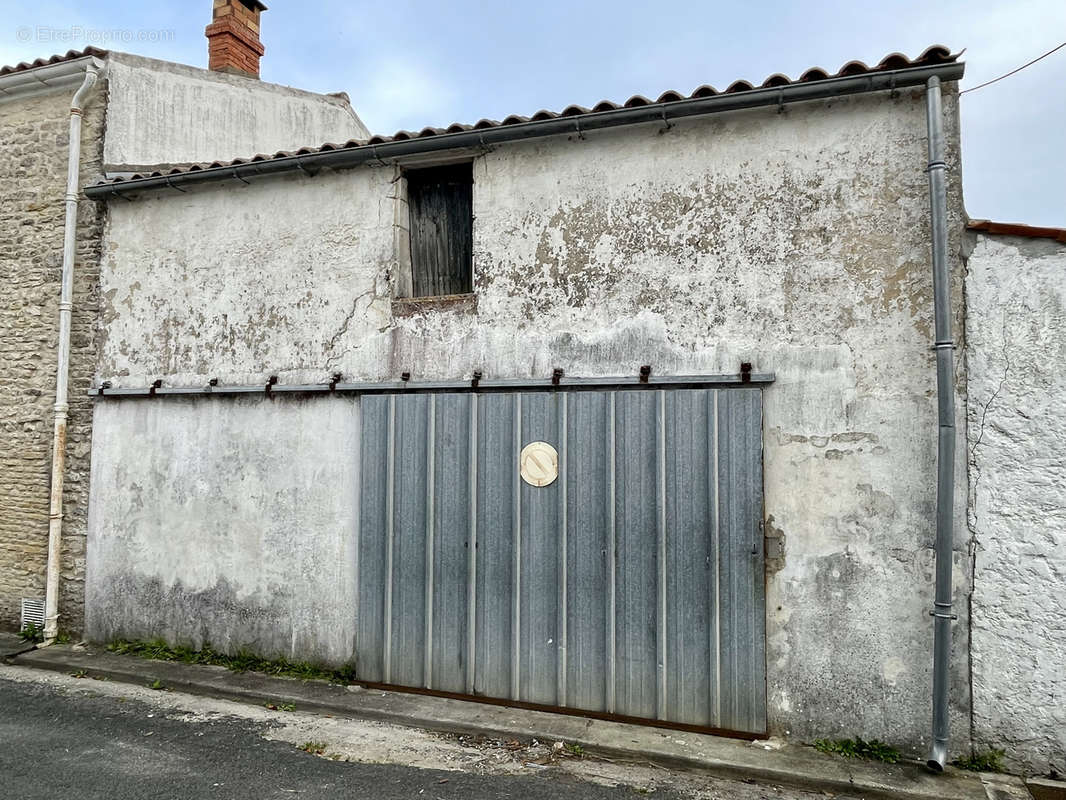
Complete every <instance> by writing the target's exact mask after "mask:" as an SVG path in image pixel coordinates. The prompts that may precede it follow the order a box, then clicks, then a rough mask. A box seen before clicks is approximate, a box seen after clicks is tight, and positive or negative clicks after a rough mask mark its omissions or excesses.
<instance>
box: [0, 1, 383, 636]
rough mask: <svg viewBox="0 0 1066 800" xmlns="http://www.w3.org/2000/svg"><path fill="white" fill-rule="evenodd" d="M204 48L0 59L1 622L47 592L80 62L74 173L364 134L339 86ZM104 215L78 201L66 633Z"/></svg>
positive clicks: (77, 605)
mask: <svg viewBox="0 0 1066 800" xmlns="http://www.w3.org/2000/svg"><path fill="white" fill-rule="evenodd" d="M227 9H229V10H228V11H227ZM233 9H243V10H244V11H245V12H247V11H248V9H247V8H246V6H245V5H244V4H243V3H241V2H236V0H235V2H233V3H229V2H219V3H216V4H215V15H216V17H218V19H216V21H215V22H213V23H212V26H211V28H209V30H208V33H209V34H210V35H211V36H212V37H213V38H212V39H211V41H212V42H213V43H216V42H218V41H220V39H221V40H226V39H227V38H228V39H232V35H231V34H230V33H229V31H230V30H232V29H233V24H232V23H229V22H227V18H228V16H229V15H230V14H231V12H232V13H236V12H234V11H233ZM249 13H250V12H249ZM242 19H244V18H243V17H242ZM248 30H250V29H248ZM252 33H254V34H255V38H256V40H257V39H258V34H257V32H252ZM250 36H251V34H248V35H246V36H245V37H244V38H245V39H249V38H250ZM212 46H213V51H212V52H213V53H214V55H213V56H212V66H213V69H212V70H204V69H198V68H194V67H188V66H184V65H180V64H172V63H167V62H163V61H156V60H152V59H148V58H143V57H140V56H134V55H129V54H125V53H117V52H106V51H102V50H98V49H95V48H89V49H87V50H85V51H81V52H74V51H72V52H69V53H67V54H66V55H64V56H55V57H53V58H50V59H47V60H43V59H42V60H38V61H34V62H33V63H23V64H19V65H17V66H12V67H4V68H3V69H0V184H2V188H0V195H2V196H0V280H2V281H3V284H4V287H5V289H4V302H3V304H2V306H0V309H2V310H0V361H2V363H3V364H4V368H5V374H6V376H7V379H6V380H5V381H4V385H3V387H2V388H0V469H2V470H3V474H4V480H3V481H2V482H0V626H2V627H4V628H11V629H13V628H15V627H17V626H18V625H19V624H20V618H21V603H22V600H24V599H28V600H30V601H34V602H36V601H41V600H42V599H43V598H44V594H45V588H44V587H45V571H46V561H47V549H48V538H49V492H50V474H51V461H52V458H51V451H52V434H53V425H52V415H53V405H54V404H55V402H56V394H55V393H56V369H57V348H58V339H59V334H58V325H57V319H58V317H59V303H60V281H61V272H62V260H63V259H62V256H63V246H64V195H65V193H66V191H67V187H66V178H67V169H66V168H67V163H68V146H69V141H68V138H69V137H68V128H69V120H70V116H71V113H70V109H71V98H72V96H73V95H74V94H75V91H76V90H77V89H79V87H80V86H81V85H82V83H83V80H84V78H85V75H86V73H87V71H91V72H95V73H96V74H97V76H98V77H97V81H96V83H95V86H93V87H92V88H91V89H90V90H89V91H88V94H87V95H86V97H85V101H84V102H83V106H84V113H83V122H82V125H81V146H80V152H79V155H78V158H77V159H76V163H77V164H78V166H79V167H80V176H81V179H82V181H83V182H88V183H91V182H95V181H97V180H99V179H101V178H103V177H104V176H115V175H123V174H129V173H131V172H135V171H136V170H138V169H142V168H143V166H144V165H147V164H159V163H164V162H165V163H168V164H185V165H190V164H194V163H199V162H210V161H213V160H215V159H220V158H221V159H231V158H236V157H238V156H250V155H254V154H255V153H258V152H264V151H265V152H274V151H276V150H279V149H283V148H289V147H293V146H296V145H298V144H301V143H303V142H306V141H324V140H327V139H346V138H349V137H351V136H361V135H366V129H365V128H364V127H363V125H362V123H361V122H360V120H359V118H358V117H357V116H356V114H355V113H354V112H353V111H352V108H351V106H350V104H349V102H348V100H347V97H346V96H343V95H337V96H330V95H319V94H313V93H310V92H302V91H298V90H295V89H290V88H288V87H285V86H277V85H273V84H268V83H263V82H261V81H259V80H258V79H257V78H256V77H255V75H252V74H248V73H249V72H250V71H251V64H250V62H249V61H248V60H243V61H241V62H240V63H239V67H240V68H235V67H233V66H232V65H230V64H229V63H228V62H227V61H226V60H225V59H226V57H227V54H228V53H231V52H232V51H233V47H230V46H227V47H222V48H221V50H220V48H219V46H218V45H217V44H213V45H212ZM257 63H258V61H256V64H257ZM103 219H104V210H103V209H102V208H101V207H100V206H98V205H97V204H95V203H88V202H85V201H83V202H82V203H81V204H80V206H79V208H78V211H77V229H76V236H75V241H76V251H75V259H74V263H73V267H74V284H73V297H72V300H73V310H72V325H71V338H70V343H71V360H70V387H71V388H70V410H69V423H68V425H69V427H68V435H67V448H66V454H67V464H66V467H67V468H66V470H65V485H64V490H63V496H64V502H63V513H64V520H63V526H62V531H63V533H62V558H61V570H62V580H61V582H60V585H61V587H62V595H61V598H60V601H61V602H60V613H61V618H60V622H59V624H60V627H61V628H63V629H65V630H67V631H70V632H79V631H80V630H81V629H82V604H83V598H84V588H83V580H84V564H85V530H86V528H85V515H86V507H87V500H88V479H89V463H90V430H91V418H92V404H91V403H90V402H89V400H88V398H87V397H86V393H85V392H86V389H87V388H88V386H89V385H90V383H91V381H92V377H93V375H94V373H95V363H96V346H97V324H96V322H97V318H98V317H97V314H98V310H99V307H100V301H101V296H100V291H99V282H98V281H99V258H100V253H101V249H102V247H103V241H102V238H101V236H102V223H103Z"/></svg>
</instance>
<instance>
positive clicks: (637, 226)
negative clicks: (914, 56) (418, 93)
mask: <svg viewBox="0 0 1066 800" xmlns="http://www.w3.org/2000/svg"><path fill="white" fill-rule="evenodd" d="M954 91H955V90H954V87H949V88H948V91H947V93H946V96H945V108H946V123H947V140H948V143H949V148H948V162H949V165H950V168H951V172H950V176H951V177H950V182H949V209H950V213H951V219H950V225H949V229H950V230H951V231H953V240H952V242H951V252H952V253H953V254H957V253H958V251H959V246H960V241H959V234H958V232H959V231H961V227H962V203H961V189H960V185H959V180H958V168H959V151H958V125H957V116H956V113H957V112H956V95H955V94H954ZM925 146H926V142H925V105H924V97H923V93H922V92H920V91H907V92H901V93H898V94H897V96H895V97H890V96H889V95H888V94H887V93H883V94H878V95H871V96H860V97H851V98H844V99H838V100H833V101H826V102H821V101H819V102H811V103H805V104H799V105H795V106H789V107H788V109H787V110H786V112H785V113H780V114H779V113H777V110H776V109H762V110H755V111H747V112H733V113H728V114H719V115H715V116H713V117H708V118H704V119H692V120H685V121H678V122H676V123H674V124H673V125H672V126H671V127H670V128H669V129H666V130H663V129H662V126H661V125H645V126H636V127H631V128H626V129H616V130H612V131H600V132H594V133H588V134H586V135H585V137H584V138H580V139H579V138H577V137H554V138H552V139H546V140H539V141H529V142H523V143H512V144H507V145H501V146H499V147H497V148H494V149H492V150H489V151H486V152H483V153H478V154H475V155H474V161H475V163H474V170H473V171H474V180H475V186H474V214H475V223H474V273H475V274H474V281H475V284H474V285H475V292H476V294H477V301H476V303H465V304H460V305H455V306H442V305H440V304H435V305H434V304H429V305H427V306H426V307H425V308H423V309H421V310H413V311H412V310H411V309H406V308H405V310H404V313H402V314H399V313H395V310H394V305H393V298H394V297H395V296H396V280H397V276H396V272H397V269H396V268H397V263H398V261H397V252H396V247H395V241H394V239H395V235H394V223H395V220H394V214H395V209H396V204H395V201H394V200H393V199H392V196H393V195H394V193H395V190H394V187H393V185H392V183H391V182H392V180H393V178H394V173H393V170H392V169H391V168H386V167H378V166H364V167H360V168H356V169H353V170H348V171H342V172H329V171H326V172H323V173H322V174H320V175H318V176H316V177H305V176H300V175H294V176H288V177H284V178H278V179H273V180H269V181H260V182H256V183H254V184H252V185H250V186H244V185H235V184H234V185H230V184H226V185H210V186H202V187H197V188H192V189H190V191H189V192H188V193H187V194H182V195H180V196H179V195H176V193H173V192H170V193H167V192H160V193H154V194H151V195H148V196H145V197H142V198H140V199H138V200H137V201H135V202H133V203H125V202H118V203H112V204H111V205H110V222H109V226H110V227H109V241H110V247H109V250H108V253H107V255H106V258H105V267H104V297H105V320H106V322H105V327H104V339H103V342H104V344H103V346H102V350H101V359H100V362H99V368H98V377H99V379H101V380H103V379H107V380H112V381H113V382H114V383H115V385H116V386H144V385H146V384H148V383H150V382H151V381H152V380H154V379H156V378H162V379H163V380H164V381H165V382H166V383H167V384H169V385H181V384H186V385H202V384H205V383H207V381H208V379H209V378H211V377H218V378H219V379H220V381H222V382H224V383H226V382H236V383H264V382H265V381H266V379H267V377H268V376H270V375H278V376H279V378H280V380H281V381H282V382H284V383H305V382H322V381H326V380H327V379H328V375H329V374H330V372H332V371H340V372H342V373H343V374H344V376H345V377H346V378H348V379H354V380H368V381H374V380H382V379H386V378H389V379H392V378H396V377H397V376H399V374H400V373H401V372H410V373H411V375H412V378H413V379H415V380H418V379H462V378H469V377H470V376H471V374H472V373H473V371H474V370H480V371H481V372H482V373H483V375H484V376H485V378H524V377H537V378H545V377H547V376H549V375H550V374H551V370H552V369H553V368H554V367H560V368H563V369H564V370H565V371H566V374H567V375H572V376H612V375H636V373H637V371H638V369H639V367H640V366H641V365H642V364H650V365H652V367H653V370H654V372H655V374H657V375H669V374H692V373H736V372H737V371H738V368H739V364H740V363H741V362H742V361H749V362H752V363H753V364H754V365H755V369H756V370H757V371H767V372H771V371H772V372H775V373H776V376H777V380H776V382H775V383H774V384H773V385H772V386H771V387H769V388H767V389H766V390H765V417H764V426H765V428H764V455H765V459H764V460H765V504H766V509H765V511H766V515H767V516H766V518H767V519H769V518H770V517H772V518H773V527H774V531H775V532H779V533H780V536H779V537H778V538H780V540H781V541H782V542H783V554H782V556H781V558H779V559H774V560H773V565H772V566H773V569H772V570H771V571H770V574H768V576H767V632H768V642H767V654H768V655H767V671H768V697H769V701H768V702H769V708H768V711H769V718H770V725H771V730H772V732H774V733H776V734H780V735H785V736H788V737H790V738H793V739H798V740H807V741H809V740H811V739H813V738H815V737H821V736H855V735H859V736H863V737H865V738H873V737H877V738H880V739H883V740H887V741H890V742H892V743H894V744H897V745H899V746H901V747H903V748H904V749H905V750H907V751H908V752H911V753H914V754H920V753H921V752H922V750H923V749H924V747H925V745H926V743H927V741H928V731H929V727H930V712H929V708H930V699H929V698H930V692H931V687H930V683H931V681H930V667H931V661H932V655H931V653H932V625H931V623H930V620H929V616H928V611H929V608H930V606H931V602H932V586H933V562H934V557H933V539H934V532H935V531H934V520H933V515H934V509H935V502H936V501H935V488H934V487H935V458H936V438H937V434H936V431H937V420H936V403H935V391H936V387H935V376H934V361H933V357H932V353H931V350H930V344H931V341H932V286H931V278H930V270H929V249H930V247H929V234H928V230H929V224H928V200H927V191H928V190H927V185H926V176H925V174H924V171H923V170H924V167H925V161H926V151H925ZM951 268H952V273H953V280H954V285H955V295H954V297H955V313H956V323H957V330H959V331H960V338H961V325H959V324H958V322H959V320H960V319H961V310H962V302H961V298H962V291H961V290H962V271H961V259H959V258H958V257H957V256H956V257H954V258H953V260H952V264H951ZM959 375H960V378H961V377H963V376H964V370H963V368H962V363H961V360H960V366H959ZM271 402H277V401H271ZM324 402H326V403H328V402H330V401H329V400H328V399H327V400H326V401H324ZM958 405H959V417H960V418H964V416H965V383H964V382H962V383H961V384H960V387H959V395H958ZM240 413H241V412H240V410H239V409H238V408H237V407H234V410H233V414H234V415H235V416H239V414H240ZM308 413H313V412H310V411H309V412H308ZM219 424H222V421H221V420H220V423H219ZM226 424H230V423H226ZM123 431H124V427H123V422H122V419H121V417H118V416H116V417H115V418H114V420H113V423H112V427H111V429H110V431H109V435H111V436H114V437H121V436H122V435H123ZM962 436H963V431H962V429H961V428H960V444H959V448H958V449H959V461H958V474H959V475H960V476H961V475H962V474H963V469H964V465H965V447H964V446H963V445H962V443H961V437H962ZM326 446H327V447H328V446H329V445H328V443H327V445H326ZM292 457H293V458H297V459H301V458H305V457H310V456H304V455H302V454H300V453H294V454H293V455H292ZM115 489H116V492H117V494H116V495H115V496H114V497H112V498H110V499H109V501H108V502H114V503H118V504H120V505H121V504H123V503H125V502H126V500H125V499H124V495H123V494H122V492H121V486H118V485H116V486H115ZM965 497H966V485H965V481H962V480H960V481H959V486H958V495H957V498H956V507H957V509H958V520H957V525H956V532H957V540H956V551H955V552H956V566H957V568H958V571H957V575H959V580H958V581H957V584H956V586H957V593H956V596H957V599H958V600H959V603H958V607H959V609H960V616H961V624H959V625H957V626H956V629H955V654H954V660H953V673H952V681H953V682H952V692H953V704H952V715H953V716H952V721H953V730H954V733H955V739H954V743H955V746H956V749H957V751H958V752H966V751H968V748H969V739H968V735H967V734H968V727H969V725H968V723H969V681H968V671H967V659H966V654H967V648H968V640H967V627H966V605H967V604H966V602H965V601H966V599H967V597H968V593H969V585H968V580H967V576H968V575H969V574H970V570H969V566H968V555H967V550H966V541H967V532H966V527H965ZM100 507H101V508H103V507H106V506H105V503H104V500H103V499H101V505H100ZM177 522H178V523H179V524H180V525H182V529H183V530H187V531H189V533H190V536H192V537H193V538H192V540H195V536H196V528H195V524H194V522H193V521H192V520H188V519H182V518H179V519H178V520H177ZM145 535H147V531H146V533H145ZM139 569H140V570H141V571H142V573H143V574H144V575H145V576H146V577H151V575H152V574H153V573H152V569H151V568H150V567H148V566H141V567H139ZM238 590H239V587H238Z"/></svg>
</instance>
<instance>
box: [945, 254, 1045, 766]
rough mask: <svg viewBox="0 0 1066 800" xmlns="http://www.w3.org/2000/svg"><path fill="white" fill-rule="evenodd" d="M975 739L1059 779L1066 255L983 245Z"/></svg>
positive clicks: (975, 303)
mask: <svg viewBox="0 0 1066 800" xmlns="http://www.w3.org/2000/svg"><path fill="white" fill-rule="evenodd" d="M966 303H967V308H968V316H967V353H966V357H967V362H968V364H969V371H970V380H969V386H970V410H969V418H968V425H969V429H970V432H969V440H970V473H969V474H970V517H969V521H970V529H971V531H972V532H973V536H974V544H975V549H976V559H975V565H974V593H973V608H972V623H971V624H972V639H973V691H974V709H973V710H974V739H975V744H976V746H977V747H978V748H979V749H984V748H1002V749H1005V750H1006V751H1007V755H1008V757H1009V758H1010V759H1011V761H1012V762H1013V763H1014V764H1015V766H1019V767H1022V768H1025V769H1027V770H1030V771H1033V772H1036V773H1048V772H1049V771H1051V770H1055V771H1056V772H1058V773H1059V774H1060V775H1063V774H1066V402H1064V400H1063V398H1064V397H1066V376H1064V374H1063V366H1064V365H1066V246H1064V245H1062V244H1058V243H1056V242H1054V241H1049V240H1040V239H1021V238H1015V237H1004V236H984V235H982V236H979V237H977V239H976V243H975V247H974V250H973V252H972V254H971V255H970V257H969V260H968V264H967V274H966Z"/></svg>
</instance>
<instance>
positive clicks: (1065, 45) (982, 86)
mask: <svg viewBox="0 0 1066 800" xmlns="http://www.w3.org/2000/svg"><path fill="white" fill-rule="evenodd" d="M1064 47H1066V42H1063V43H1062V44H1060V45H1059V46H1058V47H1053V48H1051V49H1050V50H1048V51H1047V52H1046V53H1044V55H1042V56H1038V57H1037V58H1034V59H1033V60H1032V61H1030V62H1029V63H1028V64H1022V65H1021V66H1020V67H1018V69H1012V70H1011V71H1010V72H1008V73H1007V74H1006V75H1000V76H999V77H998V78H993V79H992V80H990V81H985V82H984V83H982V84H979V85H977V86H973V87H971V88H969V89H963V90H962V91H961V92H959V94H960V95H963V94H966V93H967V92H976V91H977V90H978V89H983V88H984V87H985V86H989V85H991V84H993V83H995V82H996V81H1001V80H1003V79H1004V78H1009V77H1010V76H1011V75H1014V74H1015V73H1017V72H1021V71H1022V70H1023V69H1025V68H1026V67H1031V66H1033V64H1035V63H1036V62H1037V61H1039V60H1040V59H1042V58H1047V57H1048V56H1049V55H1051V54H1052V53H1054V52H1055V51H1056V50H1061V49H1062V48H1064Z"/></svg>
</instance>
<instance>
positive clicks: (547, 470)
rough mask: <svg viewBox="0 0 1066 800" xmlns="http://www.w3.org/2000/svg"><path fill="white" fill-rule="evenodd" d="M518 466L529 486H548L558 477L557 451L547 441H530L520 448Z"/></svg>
mask: <svg viewBox="0 0 1066 800" xmlns="http://www.w3.org/2000/svg"><path fill="white" fill-rule="evenodd" d="M519 466H520V467H521V470H522V480H524V481H525V482H526V483H528V484H529V485H530V486H548V485H549V484H551V483H553V482H554V481H555V479H556V478H558V477H559V453H558V452H557V451H556V449H555V448H554V447H552V446H551V445H550V444H548V443H547V442H530V443H529V444H527V445H526V446H525V447H523V448H522V456H521V458H520V459H519Z"/></svg>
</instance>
